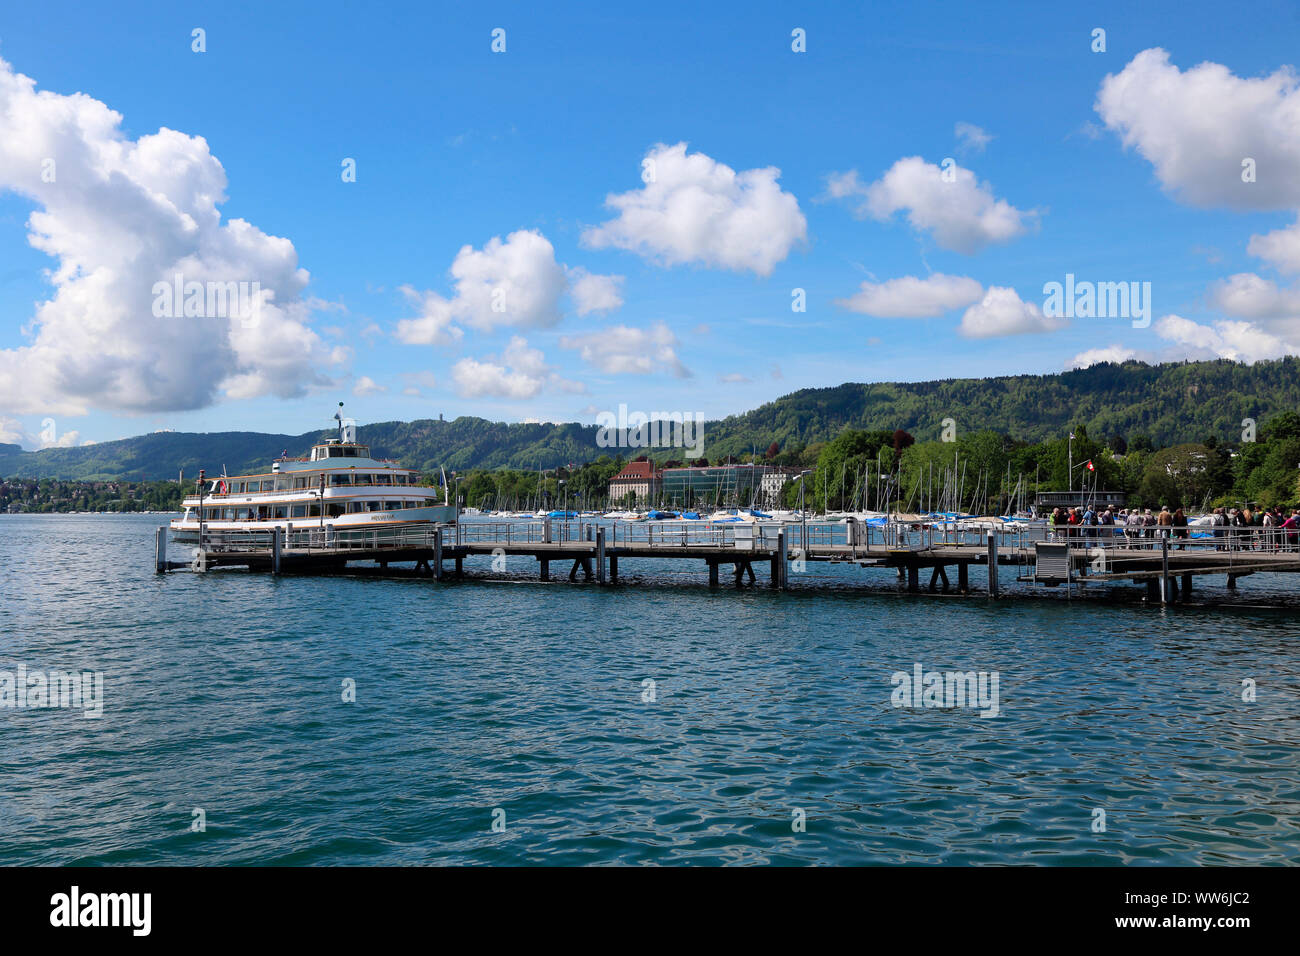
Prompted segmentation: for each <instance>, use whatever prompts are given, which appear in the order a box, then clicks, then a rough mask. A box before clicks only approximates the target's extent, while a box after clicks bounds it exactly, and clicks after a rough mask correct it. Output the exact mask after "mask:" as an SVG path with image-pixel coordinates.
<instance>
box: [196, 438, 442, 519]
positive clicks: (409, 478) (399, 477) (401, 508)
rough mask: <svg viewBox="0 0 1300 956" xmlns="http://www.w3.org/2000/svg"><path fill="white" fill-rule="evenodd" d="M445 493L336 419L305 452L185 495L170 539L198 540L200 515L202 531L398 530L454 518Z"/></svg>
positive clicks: (209, 481) (204, 483) (213, 480)
mask: <svg viewBox="0 0 1300 956" xmlns="http://www.w3.org/2000/svg"><path fill="white" fill-rule="evenodd" d="M445 496H446V492H445V491H444V490H443V489H441V488H437V487H434V486H431V485H426V484H424V482H423V480H422V479H421V477H420V473H419V472H418V471H415V470H413V469H410V468H403V467H401V465H400V464H398V463H397V462H395V461H389V460H386V459H379V458H373V457H371V454H370V447H369V446H368V445H364V444H361V443H359V442H357V441H356V433H355V426H354V425H350V424H348V425H344V424H340V427H339V437H338V438H331V439H328V440H327V441H323V442H321V443H319V444H317V445H314V446H312V449H311V454H310V456H309V457H307V458H287V457H282V458H278V459H276V460H275V461H274V462H273V463H272V465H271V470H270V471H269V472H264V473H261V474H252V475H238V476H234V477H229V476H225V475H223V476H221V477H220V478H205V479H203V480H202V481H201V490H200V492H199V493H197V494H193V495H188V496H186V498H185V499H184V502H183V507H184V508H185V513H184V514H183V515H182V516H181V517H180V518H176V519H173V521H172V522H171V530H172V539H173V540H175V541H190V542H196V541H198V536H199V522H200V518H201V519H202V525H203V532H204V534H210V533H213V532H239V531H270V530H273V529H275V528H283V529H285V530H290V531H291V530H303V531H306V530H313V529H320V530H321V531H322V532H325V533H326V534H327V535H330V534H334V533H337V532H344V531H358V530H362V529H364V530H366V531H376V532H381V533H384V534H392V533H395V532H397V533H400V532H403V531H408V530H412V529H418V528H422V527H431V526H433V525H437V524H454V523H455V522H456V508H455V507H454V506H452V505H451V504H449V503H448V502H447V501H446V500H445ZM440 497H442V498H443V499H444V500H443V501H442V502H439V498H440Z"/></svg>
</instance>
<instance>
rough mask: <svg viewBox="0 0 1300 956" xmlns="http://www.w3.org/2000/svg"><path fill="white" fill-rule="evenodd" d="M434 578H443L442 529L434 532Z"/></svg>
mask: <svg viewBox="0 0 1300 956" xmlns="http://www.w3.org/2000/svg"><path fill="white" fill-rule="evenodd" d="M433 579H434V580H435V581H441V580H442V529H441V528H437V529H435V530H434V532H433Z"/></svg>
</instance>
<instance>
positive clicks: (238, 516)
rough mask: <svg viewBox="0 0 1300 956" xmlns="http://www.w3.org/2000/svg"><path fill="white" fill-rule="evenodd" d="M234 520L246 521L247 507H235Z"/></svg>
mask: <svg viewBox="0 0 1300 956" xmlns="http://www.w3.org/2000/svg"><path fill="white" fill-rule="evenodd" d="M235 520H236V521H247V520H248V509H247V508H236V509H235Z"/></svg>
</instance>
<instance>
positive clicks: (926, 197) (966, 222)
mask: <svg viewBox="0 0 1300 956" xmlns="http://www.w3.org/2000/svg"><path fill="white" fill-rule="evenodd" d="M946 172H947V175H948V178H949V179H951V182H947V181H945V179H944V175H945V170H944V169H941V168H940V167H939V166H936V165H935V164H934V163H927V162H926V161H925V160H924V159H922V158H921V157H920V156H908V157H905V158H903V159H900V160H899V161H898V162H896V163H894V165H893V166H892V167H890V168H889V170H888V171H887V172H886V173H885V175H884V176H882V177H881V178H880V179H878V180H876V181H875V182H874V183H872V184H871V185H870V186H864V185H862V183H861V181H860V180H859V179H858V172H857V170H855V169H854V170H849V171H848V172H846V173H832V174H831V175H830V176H829V177H827V181H826V185H827V193H828V195H829V196H830V197H831V198H832V199H846V200H854V201H855V208H854V214H855V215H857V216H858V217H859V218H866V217H868V216H869V217H871V218H873V219H877V220H879V221H881V222H884V221H887V220H888V219H890V218H891V217H892V216H893V215H894V214H895V213H896V212H899V211H900V210H906V211H907V221H908V222H909V223H911V225H912V228H913V229H916V230H918V231H922V232H929V233H930V234H931V235H933V237H934V241H935V242H936V243H937V244H938V245H939V246H941V247H942V248H944V249H951V250H953V251H954V252H961V253H964V254H966V255H974V254H975V253H977V252H979V251H980V250H981V249H984V248H985V247H987V246H989V245H992V244H994V243H999V242H1009V241H1011V240H1012V239H1014V238H1016V237H1017V236H1019V235H1021V234H1022V233H1024V232H1025V231H1026V230H1027V229H1028V228H1029V226H1030V224H1031V223H1032V222H1034V221H1036V219H1037V216H1038V214H1037V212H1035V211H1033V210H1028V211H1025V210H1020V209H1017V208H1016V207H1015V206H1012V205H1011V204H1010V203H1008V202H1007V201H1006V200H1005V199H997V198H995V197H994V195H993V190H992V188H991V187H990V186H989V184H988V183H981V182H980V181H979V180H978V179H976V177H975V174H974V173H973V172H971V171H970V170H969V169H965V168H963V167H961V166H958V165H957V164H955V163H954V164H952V165H951V166H949V167H948V169H947V170H946Z"/></svg>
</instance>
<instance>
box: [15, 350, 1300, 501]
mask: <svg viewBox="0 0 1300 956" xmlns="http://www.w3.org/2000/svg"><path fill="white" fill-rule="evenodd" d="M683 404H684V405H689V404H690V401H689V398H688V397H685V396H684V397H683ZM1288 410H1289V411H1295V410H1300V359H1297V358H1293V357H1288V358H1283V359H1278V360H1275V361H1269V362H1257V363H1256V364H1254V365H1243V364H1240V363H1237V362H1231V361H1228V360H1226V359H1221V360H1218V361H1212V362H1182V363H1167V364H1163V365H1146V364H1144V363H1141V362H1125V363H1123V364H1122V365H1117V364H1113V363H1103V364H1100V365H1094V366H1092V367H1091V368H1087V369H1079V370H1075V371H1071V372H1063V373H1059V374H1052V375H1014V376H998V377H994V378H983V379H971V378H967V379H943V380H939V381H932V382H882V383H874V384H858V383H846V384H843V385H838V386H834V387H830V388H806V389H801V390H799V391H797V392H792V393H791V394H789V395H785V396H782V397H781V398H778V399H776V400H774V401H771V402H768V403H766V404H764V405H761V406H759V407H758V408H755V409H753V410H751V411H748V412H745V413H743V414H740V415H733V416H729V417H728V418H725V419H722V420H720V421H713V422H706V423H705V425H704V454H705V455H707V456H708V457H709V458H718V457H721V456H725V455H741V454H746V453H750V452H756V453H760V454H761V453H762V452H763V451H764V450H765V449H767V448H768V446H769V445H770V444H771V443H772V442H777V443H778V445H779V446H780V447H781V448H782V449H786V448H789V447H791V446H793V445H804V444H810V443H812V442H817V441H826V440H829V439H830V438H833V437H834V436H835V435H836V434H838V433H839V432H840V431H842V430H843V429H845V428H861V429H870V430H876V429H889V430H893V429H896V428H902V429H904V430H905V431H908V432H910V433H911V434H912V435H914V436H915V437H916V438H917V439H922V440H923V439H934V438H938V437H939V435H940V433H941V431H942V429H943V420H944V419H945V418H951V419H953V421H954V423H955V427H956V429H957V430H958V431H959V432H969V431H982V430H993V431H998V432H1002V433H1005V434H1009V435H1011V436H1012V437H1014V438H1017V439H1022V440H1025V441H1041V440H1043V439H1045V438H1049V437H1056V436H1059V435H1060V434H1061V433H1062V432H1063V431H1064V430H1065V429H1067V428H1069V427H1071V426H1077V425H1084V426H1086V427H1087V429H1088V433H1089V434H1090V435H1091V436H1093V437H1094V438H1101V437H1106V436H1110V435H1115V434H1118V435H1122V436H1124V437H1126V438H1131V437H1132V436H1133V435H1135V434H1146V435H1149V436H1150V437H1151V439H1152V440H1153V441H1154V442H1155V444H1156V445H1157V446H1162V445H1173V444H1178V443H1181V442H1192V441H1201V440H1203V439H1204V438H1206V437H1207V436H1210V435H1214V436H1217V437H1219V438H1220V439H1227V440H1232V441H1235V440H1237V439H1238V438H1239V437H1240V434H1241V431H1242V424H1241V422H1242V420H1243V419H1245V418H1253V419H1255V420H1257V421H1260V422H1262V421H1264V420H1266V419H1267V418H1268V417H1269V416H1270V415H1273V414H1275V413H1277V412H1281V411H1288ZM332 434H333V432H332V430H330V429H321V430H319V431H312V432H307V433H304V434H301V435H278V434H266V433H261V432H213V433H202V434H200V433H194V432H156V433H153V434H149V435H140V436H137V437H135V438H125V439H121V440H119V441H110V442H102V443H99V444H95V445H87V446H80V447H75V448H45V449H41V450H40V451H34V452H32V451H24V450H22V448H20V447H19V446H17V445H7V444H0V476H3V477H9V478H16V477H22V478H63V479H82V480H101V479H102V480H111V479H128V480H160V479H167V478H175V477H176V476H177V473H178V471H179V470H180V469H181V468H184V469H185V474H186V476H187V477H191V478H192V477H194V476H195V475H197V474H198V470H199V468H206V469H207V470H208V472H209V474H215V473H219V472H220V471H221V469H222V468H223V467H225V468H226V469H227V470H228V471H229V473H230V474H238V473H240V472H245V471H248V470H250V469H259V468H264V467H265V466H266V465H267V464H268V463H269V462H271V461H272V460H273V459H275V458H276V457H277V456H279V454H280V453H281V452H282V451H283V450H285V449H288V452H289V454H290V455H305V454H306V453H307V452H308V450H309V449H310V447H311V445H312V444H313V443H314V442H316V441H319V440H320V439H321V437H322V436H327V435H332ZM596 436H597V428H596V426H594V425H580V424H577V423H568V424H562V425H541V424H523V423H505V422H490V421H487V420H485V419H482V418H474V417H468V416H466V417H461V418H457V419H455V420H454V421H449V422H444V421H435V420H431V419H418V420H416V421H412V422H377V423H374V424H369V425H362V426H361V427H360V429H359V437H360V440H362V441H364V442H366V443H368V444H369V445H370V446H371V448H372V450H373V451H374V453H375V454H376V455H378V456H380V457H386V458H396V459H399V460H400V461H401V462H402V463H403V464H405V465H407V466H410V467H415V468H422V469H426V470H431V469H436V468H438V467H439V466H441V467H444V468H446V469H448V470H449V471H450V470H458V471H461V470H466V469H470V468H489V469H493V468H501V467H511V468H523V469H535V468H539V467H541V468H553V467H555V466H557V465H564V464H568V463H575V464H577V463H581V462H584V461H592V460H594V459H596V458H599V457H600V456H601V455H606V454H609V455H617V454H618V452H619V449H610V448H602V447H600V446H598V445H597V442H596ZM622 452H623V454H624V456H625V457H632V456H634V455H635V453H636V451H635V450H628V449H623V450H622ZM668 454H669V453H668V452H664V451H662V450H661V451H659V452H656V455H655V457H658V458H664V457H667V456H668ZM680 456H681V453H680V451H679V452H677V454H676V457H680Z"/></svg>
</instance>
